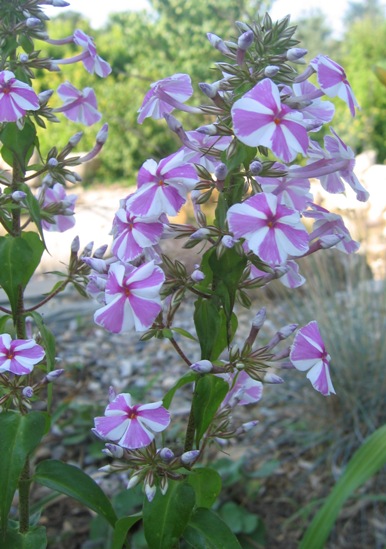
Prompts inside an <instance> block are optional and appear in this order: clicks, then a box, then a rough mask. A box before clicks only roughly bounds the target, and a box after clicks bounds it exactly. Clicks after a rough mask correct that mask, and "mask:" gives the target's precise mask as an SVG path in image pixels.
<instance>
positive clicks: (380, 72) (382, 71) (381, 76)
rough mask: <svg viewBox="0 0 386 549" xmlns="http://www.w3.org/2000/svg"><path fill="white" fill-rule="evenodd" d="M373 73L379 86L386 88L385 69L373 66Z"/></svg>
mask: <svg viewBox="0 0 386 549" xmlns="http://www.w3.org/2000/svg"><path fill="white" fill-rule="evenodd" d="M373 71H374V73H375V76H376V77H377V78H378V80H379V81H380V83H381V84H383V85H384V86H386V69H385V67H381V66H380V65H375V67H373Z"/></svg>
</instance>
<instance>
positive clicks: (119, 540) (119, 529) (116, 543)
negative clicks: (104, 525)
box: [111, 513, 142, 549]
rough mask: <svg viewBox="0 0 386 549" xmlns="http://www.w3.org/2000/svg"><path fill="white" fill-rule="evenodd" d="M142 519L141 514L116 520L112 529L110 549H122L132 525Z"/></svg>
mask: <svg viewBox="0 0 386 549" xmlns="http://www.w3.org/2000/svg"><path fill="white" fill-rule="evenodd" d="M141 518H142V513H137V514H136V515H131V516H130V517H123V518H120V519H119V520H117V522H116V524H115V528H114V537H113V543H112V546H111V549H122V547H123V546H124V544H125V541H126V539H127V533H128V531H129V530H130V528H131V527H132V526H134V524H136V523H137V522H138V521H139V520H141Z"/></svg>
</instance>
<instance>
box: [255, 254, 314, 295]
mask: <svg viewBox="0 0 386 549" xmlns="http://www.w3.org/2000/svg"><path fill="white" fill-rule="evenodd" d="M250 273H251V274H250V278H251V279H254V278H259V279H261V280H262V281H264V282H265V283H266V284H267V283H268V282H270V281H271V280H273V279H276V278H277V279H278V280H280V282H281V283H282V284H283V286H285V287H286V288H291V289H293V288H299V286H302V285H303V284H304V283H305V281H306V279H305V278H304V276H302V275H301V274H300V272H299V265H298V264H297V263H296V261H294V260H293V259H288V260H287V262H286V263H285V264H284V265H279V267H277V268H276V269H275V273H274V274H272V273H267V272H265V271H262V270H261V269H259V268H258V267H256V266H255V265H253V264H251V265H250Z"/></svg>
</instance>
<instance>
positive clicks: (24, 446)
mask: <svg viewBox="0 0 386 549" xmlns="http://www.w3.org/2000/svg"><path fill="white" fill-rule="evenodd" d="M45 427H46V414H44V413H43V412H30V413H29V414H27V415H24V416H23V415H21V414H19V413H16V412H2V413H1V414H0V433H1V436H0V483H1V490H0V493H1V498H0V513H1V523H2V528H3V529H4V528H5V527H6V524H7V517H8V514H9V510H10V508H11V504H12V499H13V496H14V494H15V491H16V489H17V485H18V482H19V477H20V474H21V472H22V470H23V468H24V465H25V463H26V459H27V457H28V456H29V454H30V453H31V452H32V451H33V450H34V449H35V448H36V447H37V446H38V444H39V443H40V441H41V439H42V438H43V435H44V432H45Z"/></svg>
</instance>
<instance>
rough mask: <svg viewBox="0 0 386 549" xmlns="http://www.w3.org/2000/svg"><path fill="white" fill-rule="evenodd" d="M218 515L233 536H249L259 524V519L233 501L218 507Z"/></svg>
mask: <svg viewBox="0 0 386 549" xmlns="http://www.w3.org/2000/svg"><path fill="white" fill-rule="evenodd" d="M219 515H220V517H221V518H222V519H223V521H224V522H226V524H227V525H228V526H229V528H230V529H231V530H232V532H233V533H234V534H251V533H252V532H253V531H254V530H255V529H256V528H257V526H258V524H259V517H258V516H257V515H254V514H253V513H250V512H249V511H247V509H245V508H244V507H242V506H241V505H238V504H237V503H235V502H234V501H227V502H226V503H224V505H222V506H221V507H220V510H219Z"/></svg>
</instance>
